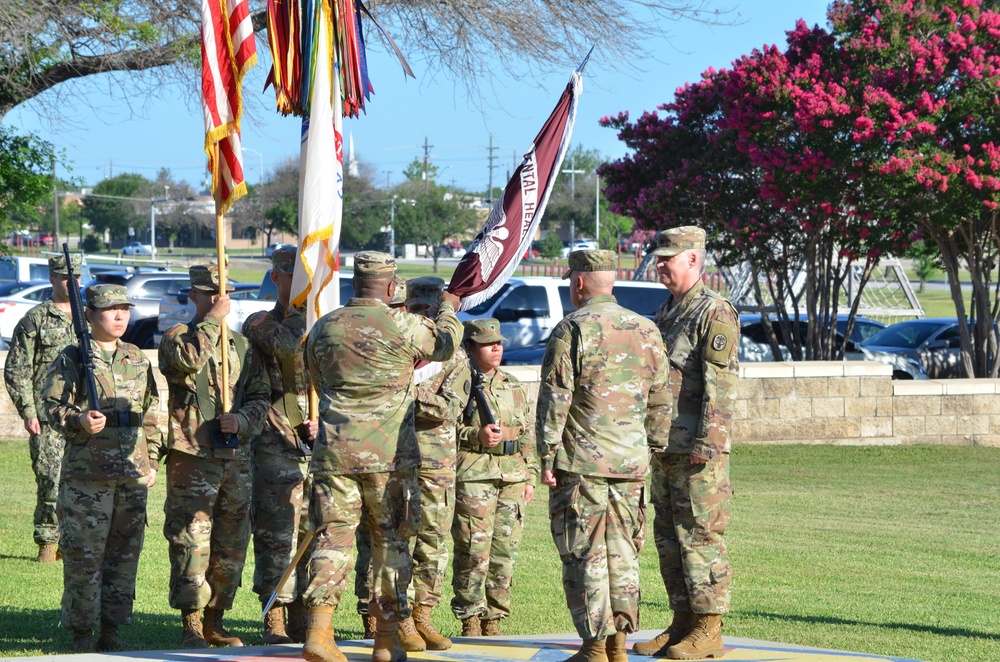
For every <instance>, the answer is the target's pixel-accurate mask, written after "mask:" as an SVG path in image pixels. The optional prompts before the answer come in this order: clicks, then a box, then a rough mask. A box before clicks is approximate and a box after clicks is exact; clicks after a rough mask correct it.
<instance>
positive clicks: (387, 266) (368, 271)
mask: <svg viewBox="0 0 1000 662" xmlns="http://www.w3.org/2000/svg"><path fill="white" fill-rule="evenodd" d="M354 275H355V276H356V277H357V278H389V277H391V276H395V275H396V259H395V258H394V257H392V256H391V255H389V254H388V253H382V252H379V251H361V252H360V253H355V254H354Z"/></svg>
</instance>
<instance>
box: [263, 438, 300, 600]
mask: <svg viewBox="0 0 1000 662" xmlns="http://www.w3.org/2000/svg"><path fill="white" fill-rule="evenodd" d="M310 487H311V482H310V480H309V463H308V461H307V460H305V459H303V460H294V459H292V458H288V457H282V456H280V455H274V454H273V453H264V452H259V453H254V459H253V555H254V569H253V591H254V593H256V594H257V595H258V596H260V599H261V601H266V600H267V599H268V598H270V597H271V593H273V592H274V591H275V590H276V589H277V588H278V582H279V581H280V580H281V575H282V574H283V573H284V572H285V569H286V568H287V567H288V564H289V563H291V562H292V558H293V557H294V556H295V552H296V550H297V549H298V541H299V540H301V539H302V537H303V536H304V535H305V534H306V533H307V532H308V530H309V515H308V512H309V511H308V504H306V505H305V506H304V505H303V497H304V495H305V494H307V493H308V492H307V490H309V489H310ZM303 513H305V514H306V516H305V517H302V514H303ZM308 563H309V556H308V553H307V554H303V557H302V560H301V561H299V565H298V567H297V568H296V570H295V571H294V572H293V573H292V576H291V577H289V580H288V582H287V583H286V584H285V586H283V587H281V588H282V589H283V590H281V591H279V592H278V598H277V601H276V602H277V604H288V603H290V602H292V601H293V600H295V598H296V597H297V596H299V595H301V594H302V591H303V590H305V587H306V583H307V582H308V575H309V573H308V570H307V567H306V566H307V564H308Z"/></svg>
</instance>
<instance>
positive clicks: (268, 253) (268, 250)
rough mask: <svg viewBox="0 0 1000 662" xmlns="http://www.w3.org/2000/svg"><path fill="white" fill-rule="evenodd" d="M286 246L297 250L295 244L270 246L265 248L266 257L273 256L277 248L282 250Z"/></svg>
mask: <svg viewBox="0 0 1000 662" xmlns="http://www.w3.org/2000/svg"><path fill="white" fill-rule="evenodd" d="M286 246H288V247H290V248H298V247H297V246H296V245H295V244H271V245H269V246H268V247H267V251H265V252H266V253H267V256H268V257H271V256H272V255H273V254H274V251H276V250H278V249H279V248H284V247H286Z"/></svg>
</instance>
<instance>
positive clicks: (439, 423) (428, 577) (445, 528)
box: [399, 276, 470, 651]
mask: <svg viewBox="0 0 1000 662" xmlns="http://www.w3.org/2000/svg"><path fill="white" fill-rule="evenodd" d="M406 291H407V297H406V310H407V311H408V313H413V314H416V315H428V314H429V313H431V312H433V311H434V310H435V307H436V306H437V304H438V301H440V299H441V293H442V292H444V280H442V279H441V278H437V277H435V276H425V277H422V278H411V279H410V280H408V281H406ZM434 365H438V364H434ZM439 367H440V371H439V372H437V374H435V375H433V376H430V377H428V378H427V379H425V380H424V381H422V382H421V383H419V384H417V396H416V427H417V447H418V448H419V450H420V468H419V469H418V470H417V483H418V484H419V486H420V528H419V529H418V530H417V535H416V537H415V538H414V539H413V541H414V542H413V548H412V550H411V552H412V554H413V580H412V581H411V582H410V586H409V589H408V590H407V597H408V599H409V603H410V607H411V608H412V609H413V616H412V617H410V618H405V619H403V620H402V621H401V622H400V624H399V640H400V643H401V644H402V646H403V648H404V650H407V651H422V650H424V649H425V648H426V649H430V650H447V649H449V648H451V639H449V638H447V637H445V636H444V635H442V634H441V633H440V632H438V630H437V628H436V627H434V623H433V622H432V621H431V612H433V611H434V608H435V607H437V606H438V605H439V604H441V589H442V587H443V586H444V573H445V570H446V569H447V567H448V545H449V542H450V540H451V525H452V520H453V519H454V518H455V452H456V449H455V433H456V428H457V426H458V418H459V416H461V414H462V409H463V408H464V407H465V403H466V402H467V401H468V398H469V386H470V377H469V358H468V356H466V354H465V352H464V351H463V350H462V349H461V348H460V347H459V348H457V349H456V350H455V355H454V356H452V357H451V358H450V359H448V360H447V361H445V362H444V363H442V364H440V365H439Z"/></svg>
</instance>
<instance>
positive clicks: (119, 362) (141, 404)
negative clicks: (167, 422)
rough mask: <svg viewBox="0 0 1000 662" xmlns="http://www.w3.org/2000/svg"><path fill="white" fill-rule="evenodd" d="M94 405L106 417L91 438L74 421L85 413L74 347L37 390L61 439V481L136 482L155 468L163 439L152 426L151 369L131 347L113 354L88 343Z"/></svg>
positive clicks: (86, 406) (85, 394) (122, 344)
mask: <svg viewBox="0 0 1000 662" xmlns="http://www.w3.org/2000/svg"><path fill="white" fill-rule="evenodd" d="M90 351H91V352H92V353H93V356H94V381H95V382H96V383H97V391H98V393H97V402H98V405H99V406H100V410H101V412H102V413H103V414H104V415H105V416H106V417H107V421H106V422H105V426H104V429H103V430H101V431H100V432H98V433H97V434H94V435H91V434H89V433H88V432H85V431H84V430H83V428H81V427H80V424H79V421H78V420H77V416H78V415H79V414H80V413H81V412H83V411H87V410H88V409H90V404H89V393H88V390H87V381H86V379H85V378H84V372H83V366H82V365H81V358H80V350H79V348H78V347H77V346H76V345H71V346H69V347H66V348H65V349H63V351H62V352H61V353H60V354H59V356H58V357H57V358H56V360H55V362H54V363H53V364H52V365H51V366H50V367H49V370H48V374H47V375H46V377H45V385H44V386H43V388H42V397H43V401H44V403H45V410H46V412H47V413H48V415H49V420H51V421H52V425H53V426H54V427H55V428H56V429H58V430H60V431H61V432H62V433H63V436H64V437H65V438H66V450H65V451H64V453H63V464H62V475H63V476H70V477H72V478H136V477H138V476H145V475H147V474H149V469H150V466H152V468H154V469H156V468H158V466H159V457H160V447H161V445H162V443H163V434H162V432H161V431H160V426H159V424H158V421H157V414H156V410H157V405H158V403H159V397H158V396H157V393H156V381H155V380H154V379H153V366H152V364H151V363H150V362H149V359H147V358H146V355H145V354H143V353H142V350H140V349H139V348H138V347H136V346H135V345H131V344H129V343H125V342H122V341H121V340H119V341H118V346H117V348H115V350H114V351H111V352H108V351H105V350H103V349H101V348H100V347H99V346H98V344H97V343H96V342H95V341H94V340H91V341H90Z"/></svg>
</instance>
